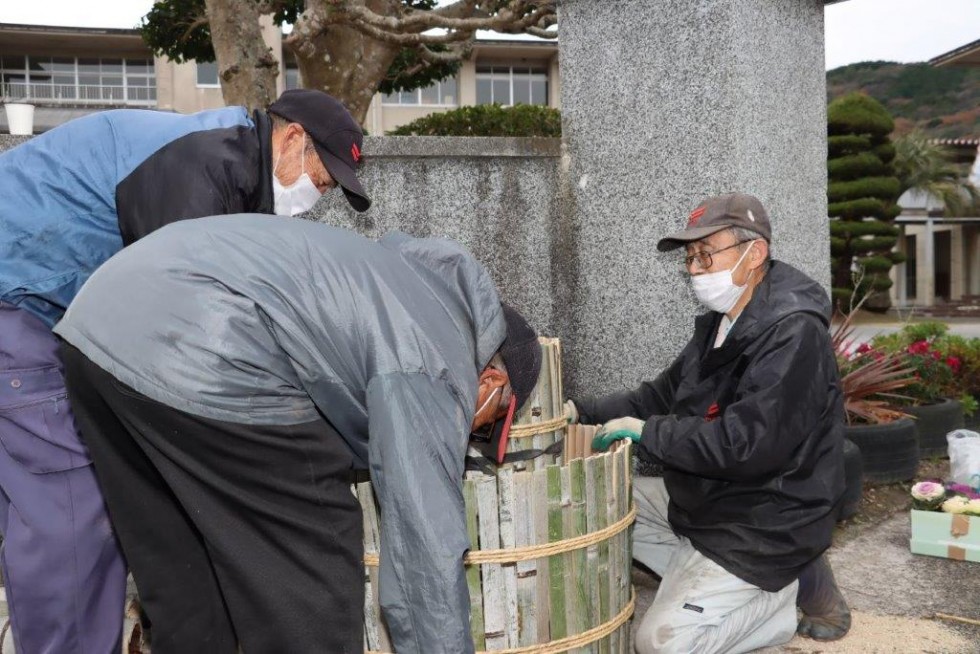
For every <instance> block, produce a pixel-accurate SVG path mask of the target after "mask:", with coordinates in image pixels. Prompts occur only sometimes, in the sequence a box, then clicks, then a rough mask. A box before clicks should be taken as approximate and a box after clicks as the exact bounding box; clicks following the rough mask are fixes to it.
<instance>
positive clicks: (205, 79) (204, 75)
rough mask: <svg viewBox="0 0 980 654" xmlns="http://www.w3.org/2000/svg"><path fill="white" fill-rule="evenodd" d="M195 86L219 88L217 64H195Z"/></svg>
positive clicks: (204, 62) (203, 62)
mask: <svg viewBox="0 0 980 654" xmlns="http://www.w3.org/2000/svg"><path fill="white" fill-rule="evenodd" d="M197 85H198V86H207V87H210V86H220V85H219V84H218V62H216V61H198V62H197Z"/></svg>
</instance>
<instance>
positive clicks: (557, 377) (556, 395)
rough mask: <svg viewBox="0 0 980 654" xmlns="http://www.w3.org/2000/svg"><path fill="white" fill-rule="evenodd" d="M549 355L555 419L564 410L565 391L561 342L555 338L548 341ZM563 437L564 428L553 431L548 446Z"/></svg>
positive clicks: (552, 413) (555, 460)
mask: <svg viewBox="0 0 980 654" xmlns="http://www.w3.org/2000/svg"><path fill="white" fill-rule="evenodd" d="M550 346H551V347H550V354H551V397H552V412H551V417H552V418H557V417H558V416H560V415H562V412H564V410H565V389H564V386H563V384H562V367H561V341H560V340H558V339H557V338H552V339H550ZM564 435H565V430H564V428H562V429H557V430H555V431H554V432H553V433H552V434H551V435H550V437H549V438H548V445H551V444H554V443H557V442H558V441H559V440H561V439H562V437H563V436H564ZM558 460H559V459H558V458H557V457H556V458H553V459H552V460H551V461H549V462H548V463H556V462H557V461H558Z"/></svg>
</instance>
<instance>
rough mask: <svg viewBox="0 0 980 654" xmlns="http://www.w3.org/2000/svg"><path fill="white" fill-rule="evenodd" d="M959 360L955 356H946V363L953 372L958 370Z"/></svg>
mask: <svg viewBox="0 0 980 654" xmlns="http://www.w3.org/2000/svg"><path fill="white" fill-rule="evenodd" d="M960 363H961V362H960V360H959V358H957V357H946V365H947V366H949V367H950V368H952V370H953V372H954V373H958V372H959V371H960Z"/></svg>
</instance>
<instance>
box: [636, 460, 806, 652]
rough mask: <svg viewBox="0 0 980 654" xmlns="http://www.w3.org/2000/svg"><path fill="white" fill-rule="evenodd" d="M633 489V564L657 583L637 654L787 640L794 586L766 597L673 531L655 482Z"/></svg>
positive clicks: (640, 481)
mask: <svg viewBox="0 0 980 654" xmlns="http://www.w3.org/2000/svg"><path fill="white" fill-rule="evenodd" d="M633 483H634V486H633V497H634V499H635V501H636V509H637V518H636V525H635V526H634V527H633V558H634V559H636V560H637V561H639V562H640V563H642V564H644V565H645V566H647V567H648V568H650V569H651V570H653V571H654V572H656V573H657V574H658V575H660V576H661V578H662V581H661V583H660V588H659V589H658V590H657V596H656V598H655V599H654V601H653V605H652V606H651V607H650V610H649V611H647V613H646V615H644V616H643V617H642V620H641V622H640V627H639V630H638V633H637V637H636V642H635V644H634V645H635V649H636V652H637V654H653V653H656V654H672V653H678V654H690V653H694V652H696V653H697V654H713V653H714V652H719V653H720V652H725V653H726V654H737V653H739V652H750V651H752V650H754V649H758V648H761V647H768V646H772V645H781V644H783V643H785V642H787V641H789V640H790V639H791V638H792V637H793V634H795V633H796V624H797V620H796V590H797V587H798V586H799V583H798V582H796V581H794V582H793V583H791V584H790V585H789V586H787V587H786V588H783V589H782V590H780V591H778V592H775V593H769V592H766V591H764V590H762V589H761V588H759V587H757V586H753V585H752V584H750V583H748V582H745V581H742V580H741V579H739V578H738V577H736V576H735V575H733V574H731V573H730V572H728V571H726V570H725V569H724V568H722V567H721V566H720V565H718V564H717V563H715V562H714V561H712V560H711V559H709V558H707V557H705V556H704V555H703V554H701V553H700V552H698V551H697V550H696V549H694V547H693V546H692V545H691V541H689V540H688V539H687V538H684V537H683V536H678V535H677V534H675V533H674V531H673V530H672V529H671V527H670V525H669V524H668V523H667V500H668V495H667V489H666V488H665V487H664V480H663V479H662V478H660V477H636V478H634V480H633Z"/></svg>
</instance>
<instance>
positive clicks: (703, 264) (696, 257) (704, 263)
mask: <svg viewBox="0 0 980 654" xmlns="http://www.w3.org/2000/svg"><path fill="white" fill-rule="evenodd" d="M754 240H755V239H749V240H746V241H738V242H737V243H732V244H731V245H729V246H728V247H725V248H722V249H720V250H715V251H714V252H706V251H704V250H702V251H701V252H697V253H695V254H692V255H690V256H688V257H684V259H683V260H682V265H683V267H684V270H685V271H687V270H690V269H691V265H693V264H694V262H695V261H697V262H698V268H700V269H701V270H707V269H708V268H710V267H711V264H712V263H713V262H712V259H711V257H712V255H715V254H721V253H722V252H724V251H725V250H731V249H732V248H734V247H738V246H739V245H742V244H743V243H749V242H750V241H754Z"/></svg>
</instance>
